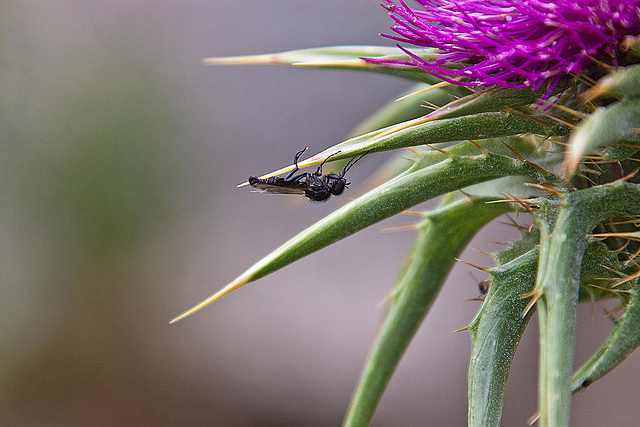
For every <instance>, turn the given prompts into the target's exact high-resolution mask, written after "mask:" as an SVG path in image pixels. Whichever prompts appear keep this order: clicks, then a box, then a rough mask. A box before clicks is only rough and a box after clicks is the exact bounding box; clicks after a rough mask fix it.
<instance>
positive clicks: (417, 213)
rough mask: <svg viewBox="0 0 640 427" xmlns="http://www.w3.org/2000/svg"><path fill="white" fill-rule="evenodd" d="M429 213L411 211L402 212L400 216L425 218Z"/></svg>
mask: <svg viewBox="0 0 640 427" xmlns="http://www.w3.org/2000/svg"><path fill="white" fill-rule="evenodd" d="M427 213H428V212H423V211H412V210H410V209H407V210H404V211H402V212H400V214H402V215H409V216H425V214H427Z"/></svg>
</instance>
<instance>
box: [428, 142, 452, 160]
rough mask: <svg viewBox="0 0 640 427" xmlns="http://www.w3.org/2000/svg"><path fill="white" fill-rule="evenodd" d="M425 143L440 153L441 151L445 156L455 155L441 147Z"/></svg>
mask: <svg viewBox="0 0 640 427" xmlns="http://www.w3.org/2000/svg"><path fill="white" fill-rule="evenodd" d="M425 145H426V146H427V147H429V148H431V149H432V150H436V151H439V152H441V153H442V154H444V155H445V156H448V157H455V154H453V153H451V152H449V151H446V150H443V149H442V148H438V147H436V146H433V145H431V144H425Z"/></svg>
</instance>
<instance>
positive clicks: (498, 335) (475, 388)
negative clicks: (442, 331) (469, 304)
mask: <svg viewBox="0 0 640 427" xmlns="http://www.w3.org/2000/svg"><path fill="white" fill-rule="evenodd" d="M537 266H538V249H537V248H536V247H531V246H529V250H528V251H527V252H526V253H524V254H523V255H520V256H519V257H517V258H515V259H513V260H511V261H510V262H508V263H506V264H503V265H500V266H498V267H496V268H493V269H490V270H489V273H490V274H491V286H490V287H489V293H488V294H487V295H486V296H485V298H484V302H483V304H482V308H481V309H480V311H479V312H478V314H477V316H476V317H475V319H474V320H473V321H472V322H471V324H470V325H469V332H471V342H472V347H471V359H470V361H469V383H468V387H469V413H468V424H469V426H498V425H500V418H501V416H502V401H503V396H504V387H505V384H506V382H507V377H508V376H509V370H510V368H511V361H512V359H513V355H514V353H515V351H516V347H517V346H518V343H519V342H520V338H521V337H522V334H523V332H524V330H525V328H526V326H527V324H528V323H529V320H530V319H531V316H532V315H533V310H530V311H529V312H527V314H526V316H524V317H523V316H522V313H523V312H524V309H525V306H526V305H527V301H526V300H524V299H522V295H523V294H525V293H527V292H529V291H530V290H531V289H532V288H533V286H534V284H535V278H536V269H537Z"/></svg>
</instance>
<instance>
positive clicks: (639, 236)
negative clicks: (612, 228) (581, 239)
mask: <svg viewBox="0 0 640 427" xmlns="http://www.w3.org/2000/svg"><path fill="white" fill-rule="evenodd" d="M589 237H596V238H597V237H602V238H603V239H604V238H607V237H622V238H626V239H630V240H640V233H638V232H637V231H630V232H623V233H594V234H590V235H589Z"/></svg>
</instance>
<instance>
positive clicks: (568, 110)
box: [551, 89, 590, 120]
mask: <svg viewBox="0 0 640 427" xmlns="http://www.w3.org/2000/svg"><path fill="white" fill-rule="evenodd" d="M589 90H590V89H588V90H587V91H585V92H583V94H584V93H586V92H588V91H589ZM551 105H552V107H554V108H557V109H558V110H561V111H564V112H565V113H569V114H571V115H573V116H576V117H577V118H578V119H580V120H582V119H584V118H585V117H587V115H586V114H585V113H583V112H581V111H577V110H574V109H573V108H569V107H567V106H565V105H561V104H551Z"/></svg>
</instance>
